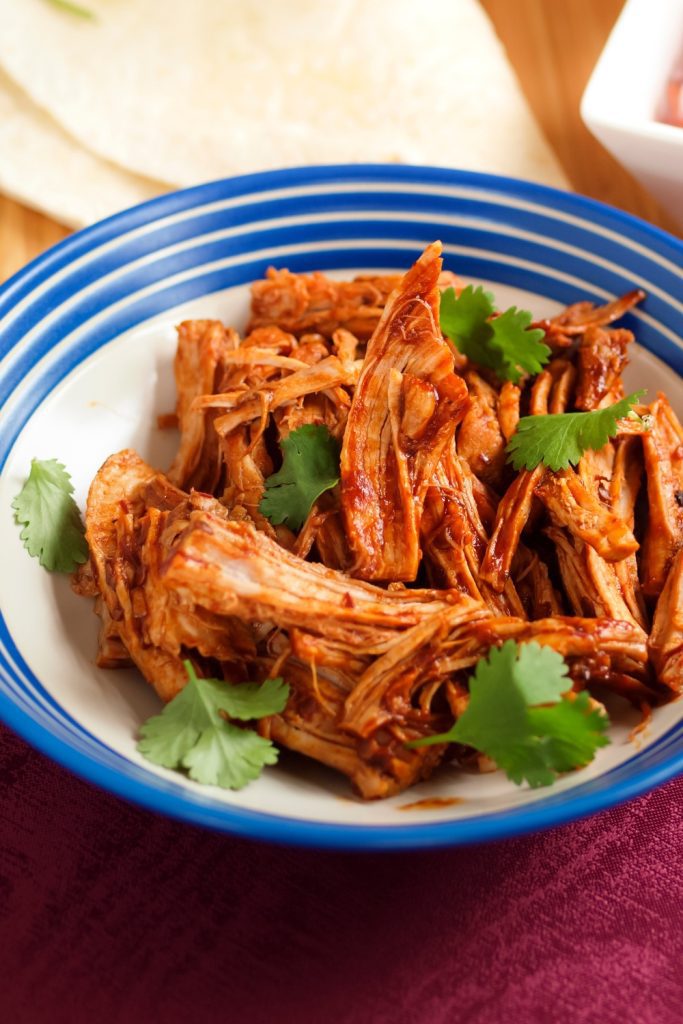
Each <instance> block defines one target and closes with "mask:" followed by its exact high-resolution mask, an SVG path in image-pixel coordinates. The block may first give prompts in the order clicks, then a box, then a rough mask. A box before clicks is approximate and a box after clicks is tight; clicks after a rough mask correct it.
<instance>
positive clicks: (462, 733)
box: [408, 640, 609, 787]
mask: <svg viewBox="0 0 683 1024" xmlns="http://www.w3.org/2000/svg"><path fill="white" fill-rule="evenodd" d="M570 686H571V682H570V680H569V678H568V674H567V665H566V663H565V661H564V659H563V658H562V657H561V655H559V654H558V653H557V652H556V651H554V650H553V649H552V648H550V647H542V646H540V644H537V643H534V642H531V643H527V644H522V645H518V644H517V643H515V641H514V640H507V641H506V642H505V643H504V644H503V646H502V647H500V648H496V647H492V648H491V650H490V652H489V656H488V658H486V659H482V660H481V661H479V662H478V663H477V666H476V669H475V672H474V675H473V676H472V678H471V679H470V700H469V703H468V705H467V708H466V709H465V711H464V712H463V714H462V715H461V716H460V718H458V720H457V721H456V722H455V724H454V725H453V726H452V728H451V729H449V731H448V732H445V733H441V734H439V735H438V736H426V737H424V738H423V739H420V740H414V741H413V742H412V743H410V744H408V745H409V746H411V747H422V746H428V745H431V744H434V743H463V744H465V745H466V746H469V747H473V748H474V749H475V750H478V751H480V752H481V753H482V754H486V755H487V756H488V757H491V758H493V760H494V761H495V762H496V764H497V765H498V767H499V768H502V769H503V771H504V772H505V773H506V774H507V776H508V777H509V778H510V779H512V781H513V782H516V783H518V784H519V783H522V782H523V781H524V780H526V781H527V782H528V783H529V785H530V786H533V787H537V786H549V785H551V783H553V782H554V781H555V779H556V778H557V775H558V773H559V772H566V771H570V770H571V769H572V768H579V767H582V766H583V765H586V764H588V762H589V761H591V760H592V759H593V757H594V755H595V751H596V750H597V749H598V747H603V746H605V745H606V744H607V743H609V740H608V738H607V737H606V736H605V735H604V733H605V731H606V729H607V728H608V726H609V719H608V718H607V717H606V715H604V714H602V713H601V712H599V711H597V710H592V709H591V707H590V704H589V697H588V694H587V693H586V692H585V691H584V692H581V693H578V694H572V695H571V697H570V696H568V695H567V691H568V690H569V689H570Z"/></svg>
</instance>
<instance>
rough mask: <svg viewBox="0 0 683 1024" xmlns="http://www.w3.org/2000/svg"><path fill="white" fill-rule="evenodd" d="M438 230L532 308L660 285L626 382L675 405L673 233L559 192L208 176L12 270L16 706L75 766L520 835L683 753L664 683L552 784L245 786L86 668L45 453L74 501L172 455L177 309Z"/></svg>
mask: <svg viewBox="0 0 683 1024" xmlns="http://www.w3.org/2000/svg"><path fill="white" fill-rule="evenodd" d="M436 238H440V239H441V240H442V241H443V243H444V253H445V259H446V266H447V267H448V268H450V269H452V270H455V271H456V272H457V273H458V274H459V275H461V276H462V277H463V278H465V279H466V280H472V281H476V282H484V283H486V284H487V285H488V286H489V287H490V288H491V289H492V290H493V291H494V293H495V294H496V296H497V298H498V300H499V303H500V304H510V303H512V302H515V303H516V304H518V305H521V306H523V307H526V308H528V309H531V310H532V311H533V312H534V313H535V314H536V315H538V316H541V315H545V314H550V313H553V312H555V311H557V310H559V309H560V308H561V307H562V306H564V305H567V304H569V303H571V302H574V301H577V300H579V299H591V300H594V301H596V302H603V301H605V300H608V299H611V298H613V297H614V296H616V295H619V294H621V293H623V292H625V291H628V290H629V289H631V288H633V287H635V286H638V287H642V288H644V289H645V291H646V292H647V300H646V301H645V303H644V304H643V305H642V306H641V307H640V308H639V309H637V310H635V311H634V312H633V313H632V314H630V315H629V317H628V318H627V319H626V321H625V323H626V325H627V326H629V327H631V328H632V329H633V330H634V331H635V332H636V336H637V338H638V342H639V346H638V348H637V351H636V352H635V355H634V359H633V364H632V366H631V368H630V370H629V376H630V381H629V384H630V385H632V386H634V387H648V388H649V390H650V393H651V395H653V396H654V393H655V392H656V391H657V389H659V388H662V389H665V390H666V391H667V393H668V394H669V396H670V397H671V399H672V401H673V402H674V405H675V406H677V408H678V411H679V413H680V412H682V411H683V385H682V383H681V374H682V373H683V344H681V341H680V337H681V335H682V334H683V306H682V305H681V301H680V299H681V297H682V295H683V287H682V283H683V277H682V275H681V269H680V267H681V256H682V254H683V245H682V244H681V242H679V241H677V240H676V239H674V238H672V237H670V236H668V235H666V234H664V233H663V232H661V231H658V230H656V229H655V228H653V227H650V226H648V225H647V224H645V223H643V222H642V221H639V220H637V219H635V218H633V217H629V216H627V215H626V214H623V213H620V212H618V211H617V210H613V209H611V208H609V207H607V206H604V205H602V204H600V203H595V202H592V201H590V200H587V199H582V198H580V197H578V196H574V195H570V194H568V193H564V192H559V191H556V190H554V189H550V188H543V187H541V186H538V185H533V184H529V183H525V182H520V181H514V180H509V179H505V178H498V177H492V176H489V175H481V174H474V173H464V172H458V171H450V170H440V169H436V168H413V167H398V166H349V167H346V166H343V167H312V168H302V169H298V170H287V171H275V172H272V173H267V174H258V175H250V176H248V177H243V178H236V179H231V180H227V181H220V182H215V183H213V184H208V185H202V186H200V187H198V188H194V189H190V190H188V191H184V192H178V193H174V194H171V195H167V196H163V197H162V198H160V199H157V200H154V201H152V202H149V203H146V204H144V205H143V206H139V207H137V208H135V209H133V210H129V211H127V212H125V213H121V214H119V215H117V216H116V217H112V218H110V219H109V220H107V221H104V222H103V223H101V224H97V225H95V226H94V227H92V228H89V229H88V230H86V231H81V232H79V233H78V234H76V235H74V236H73V237H71V238H69V239H67V240H66V241H64V242H62V243H61V244H60V245H58V246H56V247H55V248H54V249H52V250H50V251H49V252H48V253H46V254H45V255H44V256H41V257H40V258H39V259H38V260H36V261H35V262H34V263H32V264H31V265H30V266H28V267H27V268H25V269H24V270H23V271H21V272H20V273H19V274H18V275H17V276H16V277H14V278H13V279H12V280H11V281H9V282H8V283H7V284H6V285H5V286H4V288H3V289H2V290H0V550H2V553H3V566H2V572H1V573H0V609H1V612H2V616H1V619H0V716H2V718H3V719H4V720H5V722H7V723H8V724H9V725H10V726H11V727H12V728H14V729H15V730H16V731H17V732H18V733H20V734H21V735H22V736H24V737H25V738H26V739H27V740H28V741H29V742H31V743H33V744H34V745H35V746H36V747H38V748H39V749H40V750H42V751H44V752H45V753H46V754H48V755H49V756H50V757H53V758H54V759H55V760H57V761H59V762H60V763H62V764H64V765H66V766H67V767H68V768H70V769H72V770H73V771H75V772H77V773H78V774H79V775H81V776H83V777H84V778H86V779H89V780H91V781H92V782H94V783H96V784H98V785H101V786H103V787H105V788H106V789H109V790H111V791H113V792H115V793H118V794H119V795H121V796H123V797H126V798H128V799H130V800H134V801H136V802H138V803H141V804H144V805H145V806H147V807H151V808H154V809H155V810H157V811H162V812H164V813H167V814H170V815H173V816H175V817H178V818H182V819H185V820H187V821H191V822H197V823H200V824H203V825H207V826H210V827H213V828H218V829H222V830H225V831H228V832H234V833H239V834H241V835H245V836H253V837H259V838H265V839H273V840H280V841H284V842H296V843H305V844H311V845H320V846H339V847H353V848H365V849H369V848H389V847H391V848H408V847H428V846H439V845H448V844H455V843H466V842H474V841H481V840H487V839H493V838H500V837H504V836H511V835H514V834H517V833H520V832H528V831H531V830H533V829H538V828H545V827H548V826H551V825H556V824H560V823H562V822H567V821H570V820H572V819H574V818H577V817H580V816H581V815H585V814H590V813H593V812H595V811H599V810H601V809H602V808H605V807H609V806H611V805H613V804H615V803H618V802H619V801H623V800H626V799H628V798H630V797H633V796H636V795H637V794H639V793H643V792H645V791H646V790H648V789H650V788H652V787H653V786H655V785H658V784H659V783H662V782H664V781H665V780H666V779H669V778H671V777H672V776H674V775H675V774H676V773H678V772H680V771H682V770H683V722H682V719H683V706H682V705H681V704H675V703H674V704H671V705H668V706H666V707H663V708H660V709H658V710H656V711H655V713H654V716H653V719H652V721H651V723H650V724H649V725H648V727H647V728H646V729H645V731H644V732H642V733H641V734H640V735H639V736H638V737H637V739H635V740H634V739H630V738H629V732H630V729H631V728H632V726H633V725H635V724H636V721H637V717H636V716H635V715H634V714H633V713H631V712H626V711H623V712H621V711H620V712H618V713H616V722H615V725H614V727H613V729H612V740H613V742H612V744H611V745H610V746H609V747H607V748H605V749H604V750H601V751H600V752H599V753H598V756H597V757H596V759H595V761H594V762H593V764H592V765H590V766H589V767H588V768H586V769H584V770H582V771H580V772H575V773H572V774H570V775H567V776H566V777H564V778H562V779H561V780H560V781H559V782H558V783H557V784H556V785H555V786H553V787H552V788H551V789H547V790H530V789H527V788H517V787H515V786H513V785H512V784H511V783H509V782H507V780H506V779H505V778H504V777H503V776H502V773H500V772H496V773H494V774H490V775H469V774H466V773H464V772H462V771H459V770H457V769H455V768H448V767H446V768H444V769H443V770H441V771H440V772H439V773H438V774H437V776H436V777H435V778H434V779H433V780H431V781H429V782H426V783H423V784H421V785H420V786H417V787H415V788H414V789H413V790H411V791H410V792H408V793H406V794H403V795H402V796H400V797H395V798H393V799H391V800H386V801H383V802H380V803H369V804H368V803H362V802H360V801H357V800H355V799H353V798H352V797H351V794H350V790H349V788H348V784H347V782H346V780H345V779H343V778H341V777H339V776H337V775H335V774H334V773H332V772H331V771H328V770H327V769H324V768H321V767H320V766H317V765H315V764H314V763H312V762H310V763H309V762H304V761H303V760H302V759H299V758H297V757H295V756H293V755H284V756H283V758H282V760H281V763H280V764H279V765H278V766H277V767H275V768H271V769H267V770H266V772H265V774H264V775H263V777H262V778H261V779H259V780H258V781H257V782H255V783H253V784H252V785H250V786H248V787H247V788H246V789H244V790H242V791H241V792H239V793H232V792H224V791H221V790H217V789H213V788H208V787H202V786H198V785H196V784H195V783H193V782H191V781H190V780H188V779H186V778H184V777H182V776H180V775H178V774H176V773H172V772H167V771H165V770H164V769H161V768H157V767H155V766H153V765H151V764H149V763H148V762H146V761H144V760H143V759H142V758H141V757H140V756H139V755H138V753H137V752H136V749H135V743H136V732H137V729H138V726H139V725H140V723H141V722H142V721H143V720H144V719H145V718H146V717H147V716H148V715H150V714H152V713H154V712H155V711H156V710H158V702H157V700H156V697H155V696H154V694H153V692H152V691H151V689H150V688H149V687H148V686H147V685H146V684H145V683H144V682H143V681H142V680H141V679H140V677H139V676H137V674H136V673H135V672H133V671H130V672H129V671H119V672H107V671H102V670H99V669H96V668H95V666H94V664H93V660H92V659H93V655H94V652H95V634H96V620H95V618H94V616H93V614H92V612H91V609H90V608H89V606H88V603H87V602H86V601H84V600H83V599H81V598H78V597H76V596H75V595H73V594H72V592H71V590H70V587H69V582H68V580H67V579H65V578H63V577H54V576H50V575H49V574H48V573H46V572H45V571H44V570H43V569H41V568H40V566H39V565H38V564H37V562H36V561H35V560H33V559H30V558H29V556H28V555H27V553H26V552H25V550H24V549H23V547H22V544H21V542H20V540H19V530H18V528H17V526H16V524H15V523H14V520H13V515H12V512H11V508H10V504H11V501H12V498H13V497H14V496H15V495H16V494H17V492H18V491H19V489H20V487H21V485H22V483H23V481H24V479H25V477H26V475H27V472H28V469H29V465H30V461H31V458H32V457H37V458H55V457H56V458H59V459H60V460H61V461H63V462H64V463H65V464H66V466H67V468H68V469H69V470H70V472H71V474H72V476H73V479H74V483H75V486H76V497H77V499H78V501H79V502H80V503H81V504H83V503H84V500H85V495H86V492H87V487H88V483H89V481H90V479H91V478H92V476H93V474H94V473H95V471H96V470H97V468H98V467H99V465H100V464H101V463H102V461H103V460H104V459H105V457H106V456H107V455H109V454H110V453H111V452H114V451H117V450H119V449H120V448H123V447H127V446H132V447H135V448H137V449H138V451H139V452H140V453H141V454H142V455H143V456H144V457H146V458H147V459H149V460H150V461H152V462H153V463H154V464H156V465H159V466H160V468H164V467H165V466H167V465H168V464H169V462H170V460H171V458H172V455H173V449H174V445H175V442H176V439H175V438H174V437H173V436H169V434H168V432H165V433H164V432H161V431H158V430H157V428H156V416H157V414H158V413H161V412H168V411H170V410H172V408H173V405H174V394H173V377H172V359H173V353H174V348H175V331H174V325H175V324H177V323H178V322H179V321H181V320H183V319H186V318H187V317H192V316H197V317H217V318H220V319H223V320H224V321H226V322H229V323H231V324H234V325H235V326H237V327H240V326H242V327H243V326H244V324H245V321H246V316H247V308H248V291H249V284H250V282H251V281H252V280H254V279H255V278H258V277H261V276H262V275H263V273H264V271H265V270H266V269H267V268H268V267H269V266H271V265H274V266H278V267H283V266H286V267H289V269H290V270H293V271H310V270H314V269H319V270H324V271H326V272H329V273H330V274H333V275H338V276H347V275H350V274H351V273H353V272H360V271H369V270H397V269H403V268H407V267H408V265H409V264H410V263H411V262H412V260H413V259H414V258H415V257H416V256H417V255H418V253H419V252H420V251H421V250H422V249H423V247H424V246H425V245H426V244H427V243H428V242H430V241H433V240H434V239H436ZM434 798H437V800H436V801H435V799H434ZM421 801H423V803H421V804H420V802H421ZM430 801H431V802H430ZM439 801H442V803H441V805H440V806H439V805H438V804H439ZM410 804H418V807H413V808H409V807H407V806H406V805H410Z"/></svg>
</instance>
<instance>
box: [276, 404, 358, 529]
mask: <svg viewBox="0 0 683 1024" xmlns="http://www.w3.org/2000/svg"><path fill="white" fill-rule="evenodd" d="M281 448H282V454H283V461H282V467H281V469H280V470H279V471H278V472H277V473H273V474H272V476H269V477H268V479H267V480H266V490H265V493H264V495H263V497H262V498H261V502H260V504H259V511H260V512H261V514H262V515H264V516H265V517H266V518H267V519H269V520H270V521H271V523H273V525H274V526H277V525H278V524H279V523H285V524H286V525H287V526H289V527H290V528H291V529H292V530H299V529H301V527H302V526H303V524H304V522H305V521H306V518H307V516H308V513H309V512H310V511H311V509H312V508H313V505H314V504H315V502H316V501H317V500H318V498H319V497H320V495H321V494H322V493H323V492H324V491H329V490H330V489H331V488H332V487H336V485H337V484H338V483H339V443H338V442H337V441H336V440H335V438H333V437H332V435H331V434H330V432H329V430H328V429H327V427H325V426H322V425H321V426H314V425H313V424H312V423H307V424H305V425H304V426H303V427H299V428H298V430H293V431H292V432H291V434H289V435H288V437H286V438H284V440H283V441H282V442H281Z"/></svg>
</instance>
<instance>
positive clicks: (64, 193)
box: [0, 72, 165, 228]
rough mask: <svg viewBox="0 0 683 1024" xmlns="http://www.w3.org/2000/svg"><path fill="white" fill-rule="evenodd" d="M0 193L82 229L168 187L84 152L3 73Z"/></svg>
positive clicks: (0, 90) (0, 99) (1, 88)
mask: <svg viewBox="0 0 683 1024" xmlns="http://www.w3.org/2000/svg"><path fill="white" fill-rule="evenodd" d="M0 190H1V191H2V192H4V193H6V194H7V195H10V196H12V197H13V198H14V199H18V200H19V201H20V202H24V203H27V204H28V205H29V206H33V207H35V208H36V209H38V210H41V211H42V212H43V213H46V214H48V216H50V217H54V218H55V219H56V220H58V221H61V223H62V224H66V225H68V226H69V227H74V228H80V227H84V226H85V225H86V224H92V223H93V221H96V220H101V218H102V217H108V216H109V214H111V213H115V212H116V211H117V210H121V209H124V208H125V207H127V206H134V205H135V204H136V203H141V202H144V200H146V199H151V198H152V197H153V196H156V195H159V194H160V193H161V192H163V191H165V186H164V185H162V184H160V183H159V182H154V181H150V180H148V179H147V178H142V177H140V176H138V175H135V174H131V173H129V172H128V171H124V170H122V169H121V168H118V167H115V166H114V165H113V164H110V163H108V162H107V161H105V160H102V159H101V158H100V157H98V156H96V155H95V154H94V153H90V152H88V150H86V149H83V147H82V146H81V145H80V144H79V143H78V142H76V141H75V140H74V139H72V138H71V137H70V136H69V135H67V134H66V132H64V131H63V130H62V129H61V128H60V127H59V125H58V124H57V123H56V122H55V121H53V120H52V118H50V117H49V116H48V115H47V114H45V113H44V112H43V111H42V110H40V109H39V108H38V107H36V106H35V104H34V103H32V102H31V100H30V99H29V98H28V97H27V96H26V95H25V94H24V93H22V92H21V90H20V89H18V88H17V87H16V86H15V85H14V84H13V83H12V82H11V81H10V80H9V79H8V78H7V77H6V76H5V75H4V74H2V72H0Z"/></svg>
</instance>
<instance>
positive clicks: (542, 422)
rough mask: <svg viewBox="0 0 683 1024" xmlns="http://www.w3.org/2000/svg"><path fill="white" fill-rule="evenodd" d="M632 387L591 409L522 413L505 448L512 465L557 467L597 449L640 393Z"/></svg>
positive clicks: (640, 396) (614, 430)
mask: <svg viewBox="0 0 683 1024" xmlns="http://www.w3.org/2000/svg"><path fill="white" fill-rule="evenodd" d="M644 394H645V392H644V391H635V392H634V393H633V394H632V395H627V397H626V398H622V399H621V401H619V402H614V404H613V405H608V406H607V407H606V408H605V409H596V410H595V411H594V412H564V413H553V414H551V415H549V416H523V417H522V419H521V420H520V421H519V423H518V424H517V430H516V432H515V433H514V434H513V435H512V437H511V438H510V441H509V442H508V446H507V448H506V449H505V450H506V451H507V452H508V453H509V455H510V456H511V458H510V459H508V461H509V462H512V465H513V466H514V468H515V469H522V468H523V467H524V468H525V469H535V468H536V466H538V465H539V464H540V463H541V462H542V463H543V464H544V465H545V466H547V467H548V469H552V470H555V471H557V470H558V469H566V468H567V466H569V465H570V464H571V465H572V466H575V465H576V464H577V463H578V461H579V459H580V458H581V456H582V455H583V453H584V452H585V451H587V450H588V449H592V450H593V451H600V449H601V448H604V446H605V445H606V444H607V442H608V441H609V439H610V437H614V436H615V435H616V433H617V423H618V421H619V420H621V419H623V418H624V417H625V416H628V415H629V413H630V412H631V410H632V407H633V406H634V405H635V404H636V403H637V402H638V401H639V400H640V399H641V398H642V397H643V395H644Z"/></svg>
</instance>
